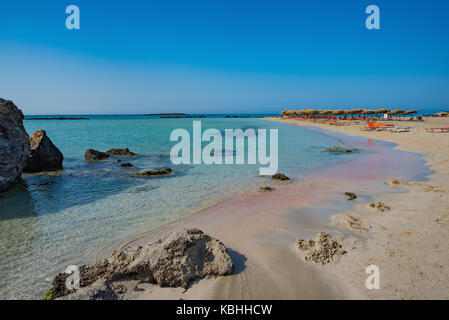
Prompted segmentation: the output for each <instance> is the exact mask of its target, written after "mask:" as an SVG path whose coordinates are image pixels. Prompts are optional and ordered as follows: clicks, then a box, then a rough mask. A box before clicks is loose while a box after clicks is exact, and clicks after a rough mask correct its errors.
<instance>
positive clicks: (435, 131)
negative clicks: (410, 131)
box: [425, 127, 449, 133]
mask: <svg viewBox="0 0 449 320" xmlns="http://www.w3.org/2000/svg"><path fill="white" fill-rule="evenodd" d="M425 129H426V131H427V132H430V133H437V132H440V133H441V132H449V127H443V128H425Z"/></svg>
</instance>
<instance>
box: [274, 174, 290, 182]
mask: <svg viewBox="0 0 449 320" xmlns="http://www.w3.org/2000/svg"><path fill="white" fill-rule="evenodd" d="M271 179H273V180H279V181H286V180H290V178H289V177H287V176H286V175H285V174H283V173H276V174H275V175H273V176H272V177H271Z"/></svg>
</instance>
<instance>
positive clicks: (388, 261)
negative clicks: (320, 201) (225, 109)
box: [283, 118, 449, 299]
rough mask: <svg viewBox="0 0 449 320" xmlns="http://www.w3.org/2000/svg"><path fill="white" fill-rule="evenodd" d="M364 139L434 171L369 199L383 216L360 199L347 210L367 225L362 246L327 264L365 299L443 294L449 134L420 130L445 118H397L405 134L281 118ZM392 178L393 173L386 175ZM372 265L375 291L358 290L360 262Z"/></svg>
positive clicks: (448, 290)
mask: <svg viewBox="0 0 449 320" xmlns="http://www.w3.org/2000/svg"><path fill="white" fill-rule="evenodd" d="M283 122H288V123H291V124H293V125H311V126H314V127H318V128H322V129H325V130H330V131H333V132H340V133H345V134H349V135H353V136H359V137H363V138H369V139H377V140H382V141H388V142H393V143H395V144H397V145H396V148H398V149H401V150H404V151H409V152H416V153H419V154H421V155H422V157H423V159H424V160H425V161H426V163H427V164H428V165H429V167H430V168H431V169H432V170H433V171H434V172H435V173H433V174H431V175H429V176H428V177H427V178H428V181H426V182H413V181H404V182H400V183H399V184H394V185H392V186H391V188H392V189H394V188H399V189H404V190H406V191H407V192H406V193H390V192H388V193H384V194H381V195H379V196H376V197H375V199H374V200H376V201H381V202H383V203H386V204H388V205H389V206H391V208H392V209H391V211H389V212H388V214H379V213H377V212H373V211H370V210H367V209H366V203H360V204H357V205H356V206H355V208H354V209H352V210H351V211H349V212H348V214H350V215H352V216H358V217H361V221H362V222H363V223H365V224H367V225H370V226H372V229H371V230H370V233H371V234H372V237H370V239H367V240H366V241H364V244H363V246H364V248H363V250H354V251H353V252H351V253H350V254H349V255H348V257H346V259H343V260H342V261H341V262H340V264H337V265H334V266H333V268H335V269H336V270H339V271H340V272H342V274H344V275H345V276H347V277H349V278H351V279H352V283H353V284H354V286H355V287H359V289H361V290H362V291H364V293H365V294H366V297H367V298H370V299H448V298H449V270H448V266H449V252H448V248H449V197H448V194H449V193H448V191H449V135H448V134H447V133H428V132H426V131H425V128H429V127H431V128H432V127H448V126H449V119H447V118H429V119H426V120H425V121H424V122H408V121H400V122H399V123H398V124H399V125H406V126H410V127H411V130H410V132H402V133H392V132H388V131H362V130H360V125H350V126H331V125H327V124H320V123H311V122H309V121H296V120H283ZM392 178H394V177H392ZM370 263H374V264H376V265H378V266H379V268H380V271H381V277H382V280H381V290H363V288H362V287H361V286H360V284H361V283H362V281H361V280H362V279H364V278H366V274H365V272H364V268H363V265H368V264H370Z"/></svg>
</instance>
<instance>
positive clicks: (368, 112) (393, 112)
mask: <svg viewBox="0 0 449 320" xmlns="http://www.w3.org/2000/svg"><path fill="white" fill-rule="evenodd" d="M415 113H418V111H416V110H409V111H403V110H389V109H378V110H368V109H352V110H315V109H302V110H284V111H282V112H281V114H283V115H286V116H290V115H303V116H305V115H307V116H310V115H336V116H340V115H379V114H389V115H392V116H393V115H396V116H401V115H411V114H415Z"/></svg>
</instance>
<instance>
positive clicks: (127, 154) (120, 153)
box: [106, 148, 136, 157]
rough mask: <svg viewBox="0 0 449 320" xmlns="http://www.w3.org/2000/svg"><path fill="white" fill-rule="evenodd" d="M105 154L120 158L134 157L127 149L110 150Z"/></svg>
mask: <svg viewBox="0 0 449 320" xmlns="http://www.w3.org/2000/svg"><path fill="white" fill-rule="evenodd" d="M106 153H107V154H108V155H110V156H122V157H133V156H135V155H136V154H135V153H134V152H131V151H129V149H128V148H125V149H110V150H108V151H106Z"/></svg>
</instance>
